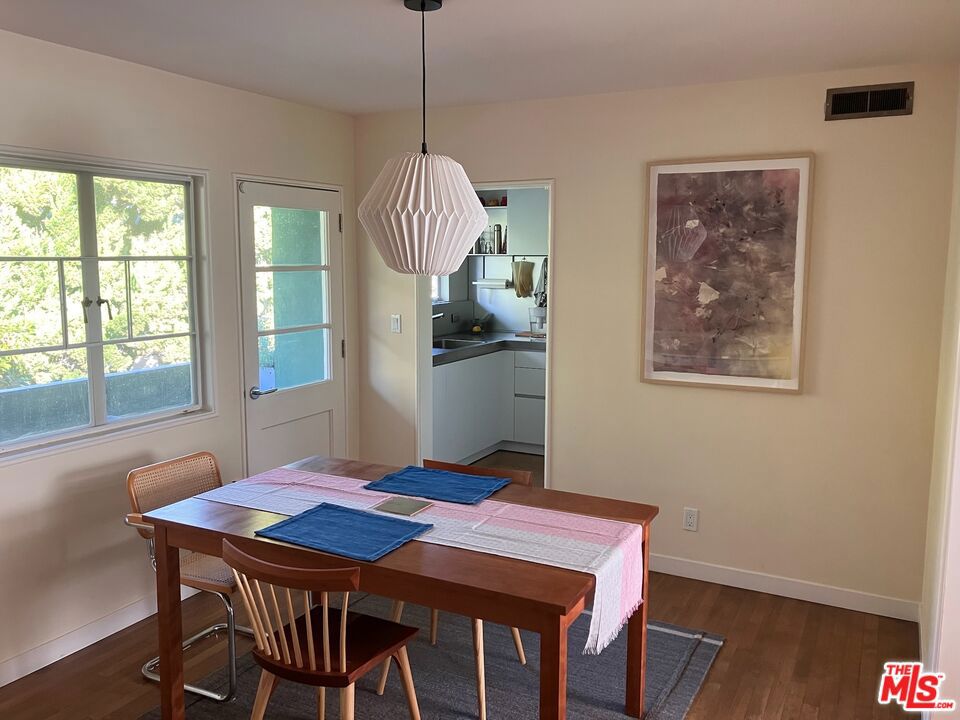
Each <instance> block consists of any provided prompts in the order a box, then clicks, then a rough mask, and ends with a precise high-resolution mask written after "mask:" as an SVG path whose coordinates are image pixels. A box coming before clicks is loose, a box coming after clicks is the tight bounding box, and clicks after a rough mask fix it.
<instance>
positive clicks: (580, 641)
mask: <svg viewBox="0 0 960 720" xmlns="http://www.w3.org/2000/svg"><path fill="white" fill-rule="evenodd" d="M350 605H351V607H352V608H353V609H356V610H357V611H358V612H364V613H367V614H370V615H378V616H380V617H386V616H387V615H388V611H389V606H390V605H389V602H388V601H386V600H383V599H382V598H378V597H374V596H363V597H359V598H357V601H356V602H353V601H351V603H350ZM403 622H404V624H407V625H415V626H417V627H420V628H421V632H420V634H419V635H418V636H417V637H416V638H415V639H414V641H413V643H412V644H411V645H410V648H409V652H410V665H411V667H412V669H413V678H414V683H415V684H416V689H417V699H418V700H419V701H420V713H421V715H422V717H423V720H441V719H442V720H454V719H458V718H462V719H463V720H471V719H473V718H476V717H477V711H476V685H475V674H474V664H473V640H472V637H473V636H472V634H471V626H470V622H469V620H467V619H466V618H463V617H459V616H456V615H449V614H446V613H441V614H440V633H439V643H438V645H437V646H436V647H431V646H430V644H429V641H428V634H427V630H426V628H427V627H428V625H429V611H427V610H426V609H425V608H420V607H411V606H408V607H407V609H406V611H405V612H404V616H403ZM589 625H590V622H589V618H588V617H586V616H581V617H580V618H578V619H577V621H576V622H575V623H574V624H573V626H572V627H571V628H570V638H569V646H570V656H569V660H568V665H567V717H568V718H570V719H571V720H623V718H626V717H627V716H626V715H625V714H624V713H623V698H624V683H625V668H626V655H627V642H626V632H622V633H620V637H618V638H617V639H616V641H614V643H613V644H612V645H610V646H609V647H608V648H607V649H606V650H604V651H603V652H602V653H601V654H600V655H597V656H586V655H581V654H580V648H582V647H583V646H584V643H585V642H586V639H587V631H588V629H589ZM647 627H648V633H647V637H648V648H647V687H646V698H645V699H646V707H647V709H648V712H649V714H648V715H647V718H648V720H682V718H683V717H685V716H686V714H687V711H688V710H689V709H690V705H691V704H692V703H693V700H694V698H696V696H697V693H698V692H699V691H700V687H701V686H702V685H703V681H704V679H705V678H706V676H707V672H708V671H709V670H710V666H711V665H712V664H713V661H714V659H715V658H716V656H717V653H718V652H719V651H720V648H721V646H722V645H723V638H722V637H720V636H718V635H713V634H710V633H705V632H703V631H700V630H691V629H688V628H682V627H676V626H672V625H666V624H663V623H655V622H651V623H650V624H649V625H648V626H647ZM484 630H485V633H484V650H485V653H484V654H485V657H486V678H487V715H488V717H489V718H491V720H533V719H535V718H536V717H537V708H538V689H539V667H540V662H539V636H538V635H536V634H534V633H527V632H524V633H523V643H524V648H525V650H526V655H527V664H526V666H523V665H520V663H519V662H518V661H517V655H516V651H515V650H514V647H513V640H512V638H511V636H510V631H509V630H508V629H507V628H505V627H502V626H500V625H494V624H493V623H485V624H484ZM378 677H379V676H378V674H377V673H376V672H374V673H371V674H370V675H368V676H367V677H366V678H364V679H363V680H362V681H360V682H359V683H357V697H356V719H357V720H382V719H383V718H406V717H409V715H408V713H407V706H406V701H405V699H404V695H403V689H402V688H401V686H400V679H399V674H398V673H397V671H396V668H395V667H394V668H392V670H391V673H390V681H389V683H388V684H387V691H386V692H385V693H384V695H383V697H378V696H377V694H376V682H377V679H378ZM259 678H260V667H259V666H258V665H257V664H256V663H254V661H253V659H252V657H251V656H250V655H249V654H247V655H244V656H243V657H241V658H240V659H239V660H238V683H239V688H238V691H237V698H236V699H235V700H234V701H233V702H230V703H225V704H218V703H214V702H211V701H209V700H202V699H199V698H195V697H193V696H190V695H187V717H188V718H189V719H190V720H248V718H249V717H250V710H251V707H252V705H253V699H254V697H255V696H256V692H257V682H258V680H259ZM201 685H203V686H205V687H215V688H217V689H218V690H222V689H223V687H224V685H225V673H224V672H222V671H220V672H217V673H214V674H213V675H210V676H209V677H207V678H206V679H205V680H204V681H203V682H202V683H201ZM327 695H328V697H327V703H328V705H327V717H330V718H337V717H339V714H338V713H339V711H338V709H337V699H338V695H337V693H336V692H330V693H328V694H327ZM159 717H160V713H159V710H153V711H151V712H149V713H147V714H146V715H144V716H143V717H142V718H141V720H155V719H156V718H159ZM315 717H316V691H315V690H314V689H313V688H308V687H304V686H301V685H296V684H295V683H289V682H281V683H280V685H279V686H278V687H277V690H276V692H275V693H274V695H273V698H272V699H271V700H270V705H269V707H268V708H267V714H266V718H267V720H307V719H312V718H315Z"/></svg>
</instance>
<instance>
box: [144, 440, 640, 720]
mask: <svg viewBox="0 0 960 720" xmlns="http://www.w3.org/2000/svg"><path fill="white" fill-rule="evenodd" d="M286 467H288V468H291V469H296V470H305V471H308V472H316V473H325V474H328V475H336V476H341V477H350V478H357V479H361V480H378V479H380V478H381V477H383V476H384V475H386V474H387V473H390V472H393V471H395V470H397V469H398V468H395V467H391V466H387V465H376V464H371V463H365V462H359V461H355V460H343V459H338V458H328V457H319V456H318V457H312V458H307V459H305V460H301V461H299V462H296V463H292V464H290V465H287V466H286ZM496 499H497V500H498V501H502V502H507V503H515V504H517V505H525V506H529V507H537V508H545V509H549V510H558V511H562V512H571V513H577V514H580V515H590V516H595V517H601V518H607V519H611V520H619V521H622V522H628V523H635V524H637V525H641V526H642V527H643V573H644V578H643V602H642V604H641V605H640V607H639V608H638V609H637V610H636V612H634V614H633V615H632V617H631V618H630V620H629V623H628V625H627V630H626V632H627V662H626V668H624V670H625V672H626V698H625V702H624V709H625V712H626V714H627V715H629V716H631V717H637V718H642V717H643V714H644V707H643V693H644V680H645V675H646V644H647V605H648V602H647V601H648V588H649V583H648V579H649V577H648V576H649V558H650V525H651V522H652V521H653V519H654V518H655V517H656V515H657V513H658V512H659V508H657V507H655V506H653V505H644V504H640V503H633V502H625V501H622V500H613V499H609V498H599V497H593V496H590V495H579V494H575V493H568V492H559V491H556V490H544V489H542V488H531V487H523V486H520V485H509V486H507V487H505V488H503V489H502V490H500V491H498V492H497V494H496ZM284 517H285V516H283V515H278V514H276V513H270V512H263V511H260V510H251V509H248V508H243V507H238V506H235V505H227V504H223V503H219V502H213V501H210V500H203V499H200V498H190V499H187V500H183V501H181V502H178V503H175V504H173V505H168V506H166V507H163V508H159V509H157V510H153V511H151V512H148V513H146V514H145V519H146V520H148V521H149V522H151V523H153V525H154V527H155V529H156V531H155V543H156V561H157V605H158V615H157V617H158V625H159V630H160V708H161V717H162V718H163V720H182V719H183V718H184V695H183V650H182V646H181V643H182V641H183V628H182V621H181V615H180V550H181V549H185V550H193V551H195V552H201V553H205V554H207V555H214V556H217V557H220V555H221V547H222V545H223V541H224V539H227V540H229V541H230V542H231V543H232V544H234V545H235V546H237V547H239V548H240V549H241V550H245V551H249V552H252V553H255V554H256V555H258V556H260V557H263V558H265V559H267V560H269V561H271V562H274V563H278V564H282V565H289V566H294V567H310V568H335V567H344V566H346V565H349V566H359V567H360V590H361V591H363V592H368V593H372V594H374V595H380V596H383V597H387V598H391V599H394V600H402V601H405V602H407V603H414V604H418V605H423V606H427V607H431V608H436V609H438V610H443V611H447V612H450V613H456V614H458V615H464V616H467V617H470V618H477V619H482V620H489V621H491V622H494V623H500V624H502V625H506V626H510V627H519V628H522V629H525V630H529V631H532V632H535V633H539V634H540V718H541V720H562V719H563V718H565V717H566V711H567V710H566V709H567V630H568V628H569V627H570V625H571V624H572V623H573V622H574V620H576V619H577V617H579V615H580V614H581V613H582V612H583V611H584V609H585V608H586V607H588V605H589V604H590V602H591V600H592V593H593V589H594V583H595V579H594V576H593V575H590V574H588V573H582V572H577V571H573V570H565V569H561V568H557V567H552V566H549V565H541V564H538V563H531V562H527V561H523V560H515V559H512V558H506V557H500V556H498V555H490V554H486V553H480V552H475V551H472V550H464V549H461V548H455V547H448V546H444V545H435V544H431V543H426V542H419V541H416V540H415V541H412V542H409V543H407V544H406V545H404V546H402V547H400V548H398V549H397V550H394V551H393V552H391V553H389V554H388V555H385V556H384V557H382V558H380V559H379V560H377V561H376V562H372V563H366V562H357V561H354V560H346V559H345V558H342V557H339V556H336V555H330V554H327V553H322V552H317V551H315V550H309V549H307V548H303V547H299V546H295V545H290V544H287V543H283V542H277V541H273V540H269V539H267V538H262V537H257V536H255V535H254V533H255V531H256V530H259V529H262V528H264V527H266V526H268V525H271V524H273V523H275V522H277V521H279V520H282V519H283V518H284ZM578 651H579V649H578Z"/></svg>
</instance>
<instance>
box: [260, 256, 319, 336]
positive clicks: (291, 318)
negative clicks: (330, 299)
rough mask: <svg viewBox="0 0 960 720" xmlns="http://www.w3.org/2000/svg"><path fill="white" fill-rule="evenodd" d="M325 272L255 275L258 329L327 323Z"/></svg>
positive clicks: (301, 271) (308, 271)
mask: <svg viewBox="0 0 960 720" xmlns="http://www.w3.org/2000/svg"><path fill="white" fill-rule="evenodd" d="M326 274H327V271H326V270H295V271H285V272H263V271H260V272H258V273H257V329H258V330H275V329H285V328H293V327H300V326H303V325H319V324H321V323H324V322H327V318H326V307H325V305H326V303H325V302H324V297H325V295H326V293H325V292H324V283H325V281H326Z"/></svg>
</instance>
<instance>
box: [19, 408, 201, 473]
mask: <svg viewBox="0 0 960 720" xmlns="http://www.w3.org/2000/svg"><path fill="white" fill-rule="evenodd" d="M217 416H218V413H217V412H216V410H210V409H205V408H194V409H190V410H179V411H176V412H173V413H169V414H160V415H151V416H148V417H144V418H137V419H132V420H128V421H126V422H123V423H116V424H113V425H106V426H100V427H93V428H83V429H82V430H78V431H76V432H73V433H70V434H64V435H61V436H53V437H48V438H46V439H37V440H36V441H33V442H30V441H28V442H27V443H24V444H20V445H14V446H12V447H9V448H6V449H0V468H2V467H6V466H9V465H16V464H18V463H21V462H29V461H30V460H38V459H41V458H46V457H50V456H53V455H58V454H60V453H64V452H74V451H79V450H83V449H86V448H89V447H94V446H97V445H102V444H103V443H108V442H116V441H119V440H125V439H128V438H133V437H137V436H139V435H146V434H148V433H154V432H160V431H162V430H167V429H171V428H175V427H179V426H181V425H189V424H191V423H195V422H202V421H204V420H212V419H214V418H216V417H217Z"/></svg>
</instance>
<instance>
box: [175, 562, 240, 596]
mask: <svg viewBox="0 0 960 720" xmlns="http://www.w3.org/2000/svg"><path fill="white" fill-rule="evenodd" d="M180 584H181V585H186V586H187V587H192V588H196V589H197V590H206V591H207V592H219V593H227V594H229V593H232V592H233V591H234V590H235V589H236V587H237V581H236V580H235V579H234V577H233V570H231V569H230V567H229V566H228V565H227V564H226V563H225V562H224V561H223V560H221V559H220V558H218V557H213V556H212V555H204V554H203V553H198V552H191V553H186V554H184V555H183V556H182V557H181V558H180Z"/></svg>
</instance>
